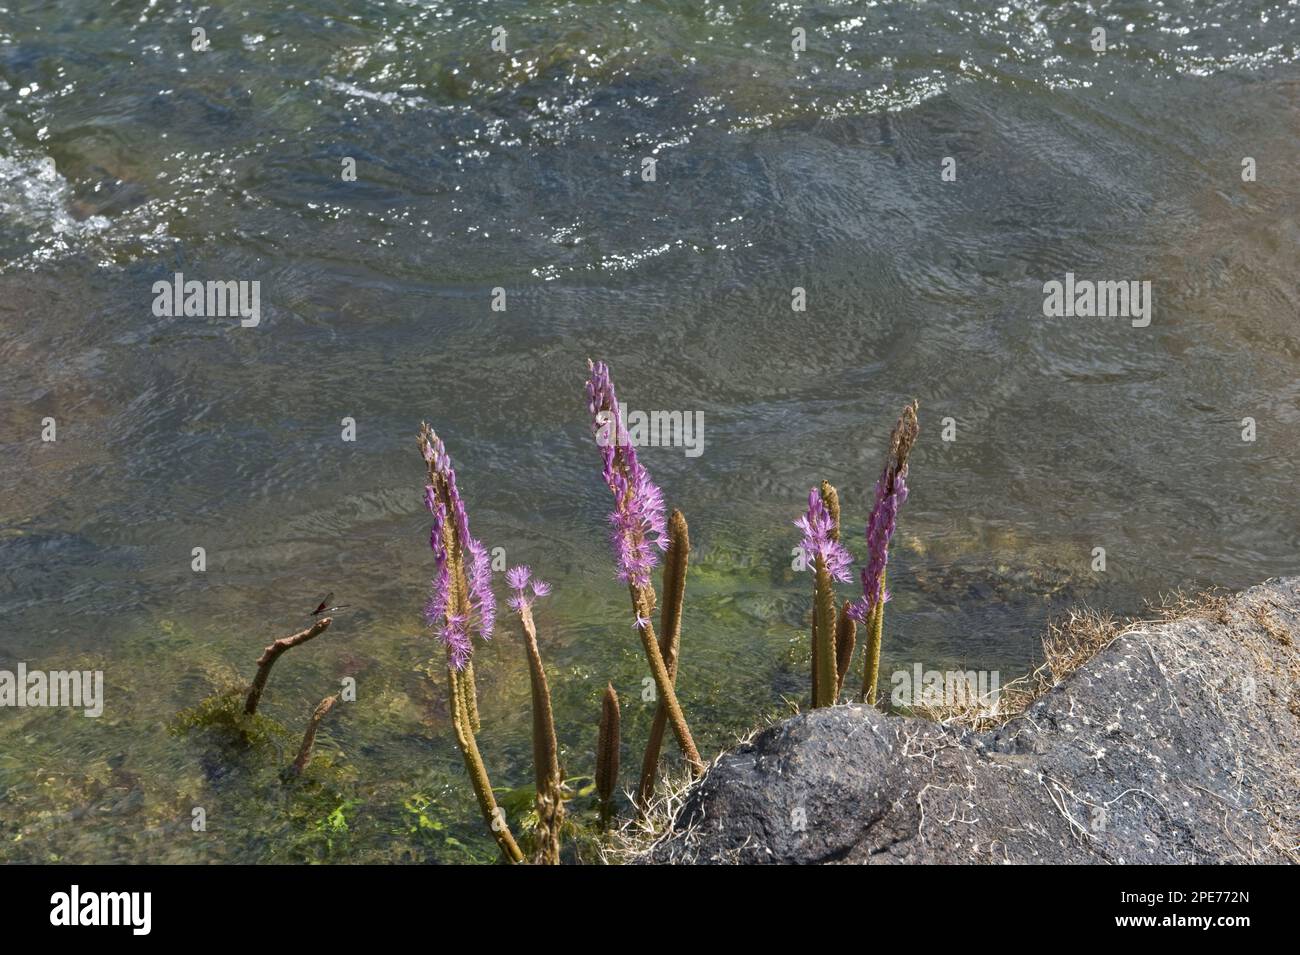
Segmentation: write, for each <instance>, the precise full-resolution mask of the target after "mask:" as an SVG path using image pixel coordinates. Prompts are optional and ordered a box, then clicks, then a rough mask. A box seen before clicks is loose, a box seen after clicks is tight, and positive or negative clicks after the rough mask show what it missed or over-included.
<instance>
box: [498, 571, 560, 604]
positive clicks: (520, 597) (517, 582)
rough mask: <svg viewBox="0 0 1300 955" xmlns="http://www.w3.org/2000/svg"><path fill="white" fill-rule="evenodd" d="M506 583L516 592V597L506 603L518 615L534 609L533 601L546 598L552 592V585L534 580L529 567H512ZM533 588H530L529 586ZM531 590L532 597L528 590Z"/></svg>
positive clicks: (507, 574) (507, 573)
mask: <svg viewBox="0 0 1300 955" xmlns="http://www.w3.org/2000/svg"><path fill="white" fill-rule="evenodd" d="M506 583H507V584H509V585H510V588H511V589H512V590H513V591H514V592H515V595H514V596H513V597H511V598H510V599H509V600H507V601H506V603H508V604H509V605H510V609H511V610H514V611H515V612H517V613H523V612H524V610H526V609H528V608H530V607H532V605H533V600H535V599H536V598H538V597H545V596H546V595H547V594H549V593H550V592H551V585H550V584H548V583H547V582H546V581H544V580H541V579H538V580H533V572H532V571H531V570H529V569H528V567H527V565H524V566H522V567H511V568H510V569H509V570H508V571H506ZM530 583H531V584H532V587H531V588H529V584H530ZM528 589H531V590H532V593H531V595H530V594H528V593H526V590H528Z"/></svg>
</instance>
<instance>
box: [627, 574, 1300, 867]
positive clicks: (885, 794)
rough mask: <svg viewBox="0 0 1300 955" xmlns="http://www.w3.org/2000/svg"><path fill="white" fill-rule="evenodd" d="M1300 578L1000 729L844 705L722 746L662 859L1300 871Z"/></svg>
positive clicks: (1147, 634)
mask: <svg viewBox="0 0 1300 955" xmlns="http://www.w3.org/2000/svg"><path fill="white" fill-rule="evenodd" d="M1298 648H1300V578H1288V579H1280V580H1273V581H1269V582H1268V583H1266V584H1263V585H1260V586H1258V587H1254V588H1251V589H1250V590H1247V591H1245V592H1244V593H1242V594H1239V595H1237V596H1235V597H1233V598H1231V599H1230V600H1228V601H1227V602H1226V603H1222V604H1220V605H1217V606H1215V605H1211V606H1209V607H1207V608H1206V609H1204V610H1203V611H1201V612H1199V613H1197V614H1195V615H1192V616H1188V617H1184V618H1179V619H1175V620H1171V621H1166V622H1153V623H1149V624H1135V625H1131V626H1129V627H1127V628H1126V629H1124V630H1123V631H1122V632H1121V634H1120V635H1119V637H1118V638H1117V639H1116V640H1115V641H1114V642H1113V643H1112V644H1111V645H1110V646H1109V647H1107V648H1106V649H1104V650H1102V651H1101V652H1100V653H1098V654H1097V655H1096V656H1094V657H1093V658H1092V659H1091V660H1090V661H1088V662H1087V663H1086V664H1084V665H1083V666H1082V667H1080V668H1079V669H1077V670H1076V671H1074V672H1073V673H1072V674H1070V675H1069V676H1068V677H1066V678H1065V679H1064V680H1063V681H1062V682H1060V683H1059V684H1058V685H1057V686H1055V687H1054V688H1053V689H1051V690H1050V691H1048V692H1047V693H1046V694H1045V695H1044V696H1042V697H1040V698H1039V699H1038V700H1036V701H1035V702H1034V703H1033V704H1031V705H1030V706H1029V707H1028V708H1027V709H1026V710H1025V712H1024V713H1023V714H1021V715H1019V716H1017V717H1015V718H1014V719H1012V720H1011V721H1010V722H1007V723H1006V724H1005V725H1002V726H1001V727H999V728H997V729H993V730H988V731H984V732H975V731H972V730H969V729H965V730H963V729H961V728H958V727H955V726H945V725H941V724H938V723H933V722H930V721H927V720H923V719H919V718H915V717H899V716H887V715H885V714H882V713H880V712H878V711H877V710H875V709H872V708H869V707H864V706H857V705H844V706H836V707H832V708H827V709H821V710H814V711H812V712H809V713H805V714H802V715H799V716H796V717H794V718H792V719H789V720H786V721H785V722H783V723H781V724H779V725H776V726H773V727H771V728H769V729H767V730H765V731H763V732H761V733H759V734H758V735H757V736H755V737H754V738H753V739H752V740H751V741H749V742H747V743H744V744H743V745H740V746H738V747H737V748H736V749H734V750H732V751H730V752H728V753H725V754H724V755H723V756H721V757H720V758H719V759H718V760H717V761H716V762H715V763H714V765H713V766H711V767H710V769H709V771H708V772H707V773H706V775H705V776H704V777H703V778H702V779H701V780H700V781H699V782H698V783H696V784H695V785H694V786H692V787H691V788H690V789H689V790H688V791H687V792H686V793H685V794H684V797H683V802H682V804H681V808H680V810H679V811H678V812H677V814H676V816H675V818H674V819H673V821H672V823H671V824H670V826H669V828H668V830H667V832H666V833H665V835H664V836H663V837H662V838H660V839H659V840H658V841H657V842H656V843H655V844H654V845H653V846H651V847H649V848H648V849H647V850H646V851H645V852H644V853H643V854H642V856H641V860H642V861H645V862H658V863H677V864H681V863H831V862H845V863H875V862H896V863H998V864H1003V863H1261V862H1263V863H1284V862H1292V863H1294V862H1298V861H1300V696H1298V695H1297V685H1298V683H1300V651H1298Z"/></svg>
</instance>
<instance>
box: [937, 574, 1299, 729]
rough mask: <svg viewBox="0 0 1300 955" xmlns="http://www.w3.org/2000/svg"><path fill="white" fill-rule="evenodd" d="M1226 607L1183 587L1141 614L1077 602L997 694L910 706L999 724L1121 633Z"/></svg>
mask: <svg viewBox="0 0 1300 955" xmlns="http://www.w3.org/2000/svg"><path fill="white" fill-rule="evenodd" d="M1227 608H1228V598H1227V597H1226V596H1224V595H1222V594H1220V593H1217V592H1214V591H1209V592H1206V593H1201V594H1196V595H1194V596H1188V595H1186V594H1184V593H1182V592H1181V591H1175V592H1173V593H1169V594H1162V595H1161V597H1160V599H1159V601H1158V602H1156V603H1152V604H1148V606H1147V608H1146V612H1145V614H1144V615H1143V616H1141V617H1130V618H1120V617H1116V616H1114V615H1113V614H1108V613H1103V612H1101V611H1099V610H1093V609H1092V608H1090V607H1088V606H1086V605H1084V606H1080V607H1078V608H1074V609H1071V610H1070V611H1068V612H1067V613H1066V615H1065V616H1064V617H1062V618H1060V619H1058V620H1054V621H1052V622H1050V623H1049V624H1048V626H1047V633H1046V634H1045V635H1044V636H1043V662H1042V663H1041V664H1040V665H1039V666H1038V667H1037V668H1035V669H1034V670H1033V671H1032V672H1030V673H1027V674H1025V675H1024V676H1022V677H1017V678H1016V679H1014V680H1012V681H1011V682H1010V683H1007V684H1006V685H1005V686H1003V687H1002V688H1001V692H1000V694H999V696H998V698H997V699H996V700H980V699H976V700H969V699H968V700H961V701H958V702H955V703H940V704H935V705H929V706H917V707H915V708H914V709H913V711H912V712H913V713H915V714H916V715H917V716H920V717H924V718H925V719H929V720H933V721H934V722H936V723H942V724H943V725H944V726H953V727H956V728H958V729H970V730H976V731H982V730H990V729H997V728H998V727H1000V726H1003V725H1005V724H1006V723H1007V722H1009V721H1010V720H1012V719H1014V718H1016V717H1017V716H1020V715H1021V714H1022V713H1024V712H1025V710H1027V709H1029V707H1030V706H1031V705H1033V704H1034V702H1036V701H1037V700H1039V699H1041V698H1042V697H1043V696H1044V695H1046V693H1047V692H1048V691H1049V690H1051V689H1052V688H1053V687H1056V686H1059V685H1060V684H1061V682H1062V681H1063V680H1065V678H1066V677H1068V676H1069V675H1070V674H1072V673H1074V672H1076V671H1077V670H1078V669H1079V668H1080V667H1082V666H1083V665H1084V664H1086V663H1087V662H1088V661H1089V660H1091V659H1092V658H1093V657H1095V656H1096V655H1097V654H1098V653H1100V652H1101V651H1102V650H1105V649H1106V648H1107V647H1109V646H1110V645H1111V644H1112V643H1114V642H1115V640H1116V639H1117V638H1118V637H1120V636H1121V635H1122V634H1124V633H1127V632H1129V631H1130V630H1134V629H1140V628H1145V627H1148V626H1151V625H1152V624H1161V623H1171V622H1173V621H1176V620H1185V619H1187V618H1189V617H1210V618H1213V619H1215V620H1217V621H1218V622H1219V623H1224V624H1226V623H1228V609H1227ZM1262 622H1263V621H1262V620H1261V623H1262ZM1279 629H1280V628H1279Z"/></svg>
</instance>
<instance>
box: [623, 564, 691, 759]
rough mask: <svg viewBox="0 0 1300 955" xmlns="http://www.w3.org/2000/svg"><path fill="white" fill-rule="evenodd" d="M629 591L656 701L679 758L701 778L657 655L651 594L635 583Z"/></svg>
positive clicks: (686, 729)
mask: <svg viewBox="0 0 1300 955" xmlns="http://www.w3.org/2000/svg"><path fill="white" fill-rule="evenodd" d="M629 589H630V590H631V593H632V612H633V613H634V614H636V616H637V620H638V623H637V630H638V631H639V632H640V634H641V646H642V648H643V649H644V650H645V656H646V661H647V662H648V663H649V664H650V674H651V676H653V677H654V681H655V689H656V690H657V691H658V694H659V701H660V702H661V703H663V704H664V707H665V709H666V710H667V711H668V724H669V725H670V726H671V727H672V728H673V735H674V736H676V737H677V745H678V746H680V747H681V750H682V756H683V757H685V759H686V762H687V764H688V765H689V766H690V767H691V775H692V776H696V777H699V776H702V775H703V774H704V760H702V759H700V752H699V750H697V749H696V748H695V740H694V739H693V738H692V737H691V729H690V727H689V726H687V725H686V715H685V714H684V713H682V706H681V704H680V703H679V702H678V701H677V692H676V690H674V689H673V681H672V678H671V677H669V676H668V667H667V665H666V664H665V663H664V657H663V654H662V653H660V652H659V642H658V641H657V640H656V639H655V628H654V624H653V623H652V622H651V621H650V614H651V612H652V611H653V608H654V597H653V594H654V591H653V590H651V589H650V587H648V586H646V587H638V586H637V585H636V584H630V585H629Z"/></svg>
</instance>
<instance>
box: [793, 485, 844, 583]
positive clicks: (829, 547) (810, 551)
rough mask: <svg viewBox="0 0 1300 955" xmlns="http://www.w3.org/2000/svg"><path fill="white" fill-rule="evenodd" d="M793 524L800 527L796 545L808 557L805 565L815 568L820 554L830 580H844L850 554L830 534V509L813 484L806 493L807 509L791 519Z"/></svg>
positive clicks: (832, 523)
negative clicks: (799, 535) (800, 539)
mask: <svg viewBox="0 0 1300 955" xmlns="http://www.w3.org/2000/svg"><path fill="white" fill-rule="evenodd" d="M794 526H795V527H797V528H799V529H800V530H801V531H803V541H802V542H801V544H800V546H801V547H802V548H803V553H804V557H805V559H806V560H807V561H808V569H809V570H812V569H815V568H816V566H817V558H818V557H820V558H821V559H822V561H823V562H824V563H825V564H826V569H827V570H828V571H830V575H831V579H832V580H838V581H840V582H846V581H848V579H849V566H850V565H851V564H852V563H853V555H852V554H850V553H849V552H848V549H847V548H845V546H844V545H843V544H841V543H840V542H839V541H837V540H835V539H834V538H833V537H832V536H831V534H832V532H833V531H834V529H835V522H834V520H832V518H831V515H830V512H829V511H828V510H826V502H825V501H823V500H822V496H821V492H820V491H818V490H817V489H816V488H813V490H812V491H810V492H809V494H808V513H807V514H805V515H803V516H802V517H800V518H799V519H798V520H797V521H795V522H794Z"/></svg>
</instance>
